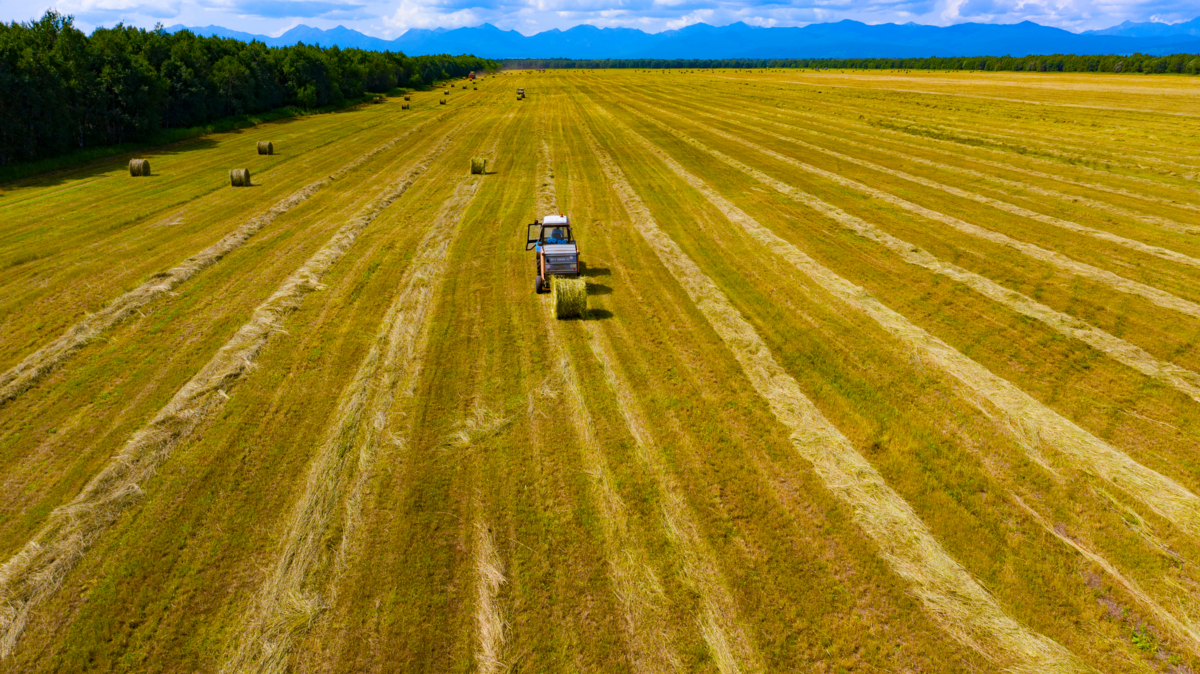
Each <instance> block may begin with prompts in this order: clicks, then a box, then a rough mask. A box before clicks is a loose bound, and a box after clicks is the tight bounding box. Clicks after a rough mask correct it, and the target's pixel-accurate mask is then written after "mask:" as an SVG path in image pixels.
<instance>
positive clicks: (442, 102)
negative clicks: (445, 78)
mask: <svg viewBox="0 0 1200 674" xmlns="http://www.w3.org/2000/svg"><path fill="white" fill-rule="evenodd" d="M438 103H441V104H442V105H445V104H446V99H444V98H443V99H442V100H440V101H438Z"/></svg>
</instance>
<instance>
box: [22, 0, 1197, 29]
mask: <svg viewBox="0 0 1200 674" xmlns="http://www.w3.org/2000/svg"><path fill="white" fill-rule="evenodd" d="M49 7H54V8H56V9H58V10H59V11H60V12H63V13H67V14H73V15H74V16H75V17H76V23H77V25H79V26H80V27H81V28H84V29H85V30H87V29H91V28H93V27H95V26H99V25H104V26H111V25H113V24H115V23H117V22H119V21H124V22H125V23H127V24H134V25H138V26H146V27H150V26H153V25H154V24H155V23H157V22H162V23H163V24H164V25H168V26H170V25H174V24H177V23H181V24H184V25H188V26H206V25H209V24H216V25H220V26H225V27H226V28H232V29H235V30H242V31H247V32H252V33H259V34H266V35H279V34H280V33H282V32H284V31H285V30H287V29H289V28H291V27H293V26H295V25H297V24H301V23H303V24H307V25H310V26H316V27H319V28H332V27H334V26H337V25H344V26H347V27H349V28H353V29H355V30H359V31H361V32H363V33H367V34H368V35H374V36H377V37H382V38H388V39H391V38H394V37H397V36H399V35H400V34H401V33H403V32H404V31H405V30H408V29H409V28H437V27H442V28H459V27H462V26H475V25H479V24H481V23H484V22H487V23H491V24H494V25H496V26H499V27H500V28H504V29H515V30H518V31H520V32H522V33H524V34H526V35H530V34H533V33H537V32H540V31H543V30H549V29H551V28H560V29H566V28H570V27H571V26H575V25H578V24H581V23H588V24H592V25H594V26H602V27H615V26H621V27H628V28H640V29H641V30H644V31H647V32H658V31H661V30H669V29H673V28H682V27H683V26H686V25H689V24H693V23H699V22H704V23H709V24H713V25H725V24H729V23H733V22H735V21H744V22H746V23H748V24H752V25H759V26H801V25H806V24H809V23H819V22H826V21H840V20H842V19H854V20H857V21H863V22H866V23H887V22H895V23H905V22H908V21H915V22H917V23H925V24H932V25H942V26H944V25H948V24H954V23H963V22H965V21H978V22H984V23H1016V22H1018V21H1024V20H1027V19H1028V20H1030V21H1036V22H1037V23H1041V24H1044V25H1050V26H1057V27H1060V28H1066V29H1068V30H1074V31H1080V30H1088V29H1092V28H1107V27H1108V26H1112V25H1115V24H1118V23H1120V22H1122V21H1125V20H1130V21H1165V22H1168V23H1175V22H1178V21H1186V20H1189V19H1192V18H1195V17H1196V16H1197V15H1200V5H1198V4H1197V3H1196V0H865V1H854V0H33V1H32V2H31V1H30V0H0V19H3V20H4V21H27V20H30V19H33V18H36V17H37V16H39V15H40V14H41V13H42V12H43V11H44V10H45V9H47V8H49Z"/></svg>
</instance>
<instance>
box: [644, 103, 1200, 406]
mask: <svg viewBox="0 0 1200 674" xmlns="http://www.w3.org/2000/svg"><path fill="white" fill-rule="evenodd" d="M630 112H632V113H633V114H635V115H637V116H638V117H640V118H641V119H644V120H646V121H648V122H650V123H652V124H655V125H657V126H658V127H659V128H662V129H664V130H666V131H667V132H668V133H671V134H672V135H674V136H675V137H677V138H679V139H680V140H682V141H683V142H685V143H688V144H689V145H692V146H693V147H695V148H697V149H699V150H701V151H703V152H706V153H708V154H709V155H711V156H713V157H715V158H717V159H718V160H720V161H722V162H724V163H726V164H728V165H729V166H732V167H733V168H735V169H738V170H739V171H742V172H743V173H745V174H746V175H748V176H750V177H752V178H754V179H755V180H758V181H759V182H761V183H763V184H765V185H769V186H771V187H773V188H775V190H777V191H778V192H780V193H781V194H784V195H786V196H788V197H791V198H792V199H794V200H796V201H798V202H800V203H802V204H804V205H805V206H808V207H809V208H812V209H813V210H815V211H817V212H819V213H821V214H823V215H825V216H826V217H828V218H830V219H832V220H834V221H835V222H837V223H838V224H840V225H841V226H843V227H845V228H847V229H849V230H851V231H853V232H855V233H857V234H858V235H860V236H862V237H863V238H866V239H870V240H871V241H874V242H876V243H878V244H880V245H883V246H885V247H887V248H888V249H890V250H892V251H893V252H895V253H896V254H897V255H899V256H900V257H901V259H903V260H904V261H905V262H908V263H909V264H914V265H918V266H921V267H924V268H926V269H929V270H931V271H933V272H934V273H936V274H940V275H943V276H946V277H948V278H951V279H954V280H955V281H957V282H959V283H962V284H963V285H965V286H967V287H969V288H971V289H972V290H975V291H976V292H978V293H979V294H981V295H983V296H985V297H987V298H989V299H991V300H993V301H995V302H998V303H1000V304H1003V305H1004V306H1006V307H1008V308H1009V309H1012V310H1013V311H1016V312H1017V313H1020V314H1023V315H1025V316H1028V317H1030V318H1033V319H1035V320H1038V321H1041V322H1042V323H1044V324H1046V325H1047V326H1049V327H1050V328H1052V329H1053V330H1055V331H1057V332H1059V333H1060V334H1062V335H1065V336H1067V337H1071V338H1074V339H1078V340H1080V341H1082V342H1084V343H1085V344H1087V345H1089V346H1091V347H1092V348H1095V349H1097V350H1099V351H1102V352H1103V353H1105V354H1107V355H1108V356H1110V357H1111V358H1113V359H1115V360H1117V361H1118V362H1120V363H1123V364H1125V365H1127V366H1129V367H1131V368H1133V369H1135V370H1137V371H1138V372H1141V373H1142V374H1144V375H1146V376H1147V377H1152V378H1154V379H1157V380H1158V381H1160V382H1162V383H1163V384H1166V385H1167V386H1171V387H1173V388H1175V389H1177V390H1178V391H1180V392H1182V393H1184V394H1185V395H1187V396H1189V397H1190V398H1192V399H1193V400H1195V401H1197V402H1200V374H1197V373H1196V372H1193V371H1191V370H1188V369H1185V368H1183V367H1180V366H1178V365H1175V364H1174V363H1171V362H1169V361H1162V360H1158V359H1157V358H1155V357H1154V356H1153V355H1151V354H1150V353H1147V352H1146V351H1145V350H1143V349H1141V348H1140V347H1138V346H1136V345H1134V344H1132V343H1130V342H1127V341H1125V340H1123V339H1120V338H1119V337H1115V336H1113V335H1111V334H1109V333H1107V332H1104V331H1103V330H1100V329H1099V328H1096V327H1094V326H1092V325H1090V324H1088V323H1087V322H1085V321H1082V320H1080V319H1078V318H1076V317H1074V316H1071V315H1069V314H1064V313H1061V312H1059V311H1056V310H1054V309H1052V308H1050V307H1049V306H1046V305H1044V304H1041V303H1039V302H1037V301H1035V300H1032V299H1030V298H1029V297H1026V296H1025V295H1022V294H1021V293H1018V292H1016V291H1014V290H1010V289H1008V288H1005V287H1004V286H1002V285H1000V284H999V283H996V282H995V281H992V280H991V279H989V278H986V277H984V276H981V275H979V274H976V273H974V272H970V271H967V270H966V269H963V268H961V267H959V266H957V265H954V264H951V263H949V262H945V261H943V260H940V259H938V258H937V257H935V256H934V255H932V254H931V253H929V252H928V251H926V250H925V249H923V248H919V247H917V246H914V245H913V244H912V243H910V242H908V241H905V240H902V239H899V238H896V237H895V236H892V235H891V234H889V233H887V232H885V231H883V230H881V229H880V228H878V227H876V226H875V225H872V224H871V223H869V222H866V221H865V220H863V219H862V218H859V217H857V216H854V215H851V214H849V213H847V212H845V211H843V210H841V209H840V208H837V207H835V206H833V205H831V204H829V203H826V202H824V201H822V200H820V199H818V198H816V197H814V196H812V195H810V194H807V193H805V192H802V191H800V190H798V189H796V188H794V187H792V186H791V185H788V184H787V183H784V182H782V181H780V180H776V179H775V178H772V177H771V176H769V175H767V174H765V173H763V172H762V171H759V170H757V169H755V168H753V167H750V166H747V165H746V164H744V163H742V162H740V161H738V160H737V159H734V158H733V157H730V156H729V155H727V154H725V153H723V152H720V151H718V150H715V149H713V148H711V147H709V146H707V145H705V144H703V143H701V142H700V141H697V140H695V139H694V138H692V137H690V136H687V135H684V134H683V133H681V132H679V131H677V130H673V129H671V128H670V127H669V126H667V125H664V124H663V123H661V122H658V121H656V120H654V119H653V118H652V117H649V116H646V115H644V114H642V113H640V112H636V111H632V110H631V111H630Z"/></svg>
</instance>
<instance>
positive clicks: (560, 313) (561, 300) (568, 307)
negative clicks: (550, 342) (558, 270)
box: [550, 276, 588, 319]
mask: <svg viewBox="0 0 1200 674" xmlns="http://www.w3.org/2000/svg"><path fill="white" fill-rule="evenodd" d="M550 294H551V296H552V297H553V299H554V315H555V316H557V317H558V318H560V319H562V318H586V317H587V310H588V305H587V304H588V299H587V282H586V281H584V280H583V279H581V278H559V277H558V276H554V277H551V279H550Z"/></svg>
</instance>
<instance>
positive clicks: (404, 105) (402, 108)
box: [400, 103, 408, 110]
mask: <svg viewBox="0 0 1200 674" xmlns="http://www.w3.org/2000/svg"><path fill="white" fill-rule="evenodd" d="M400 109H401V110H407V109H408V103H403V104H401V105H400Z"/></svg>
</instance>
